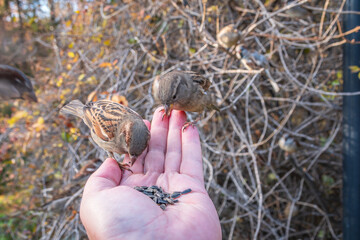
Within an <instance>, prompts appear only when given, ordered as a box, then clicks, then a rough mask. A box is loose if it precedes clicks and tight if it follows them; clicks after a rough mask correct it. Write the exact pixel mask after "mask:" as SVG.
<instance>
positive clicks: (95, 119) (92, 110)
mask: <svg viewBox="0 0 360 240" xmlns="http://www.w3.org/2000/svg"><path fill="white" fill-rule="evenodd" d="M128 114H132V115H136V116H139V114H137V113H136V112H135V111H133V110H131V109H130V108H127V107H125V106H123V105H121V104H118V103H115V102H112V101H109V100H100V101H97V102H90V103H87V104H86V105H85V108H84V120H85V121H86V122H87V124H91V125H92V128H91V129H93V131H94V132H95V133H96V135H97V136H98V137H100V138H101V139H102V140H104V141H109V140H110V139H112V138H114V137H115V134H116V129H117V127H118V125H119V124H120V122H121V121H122V120H123V119H124V117H125V115H128ZM139 117H140V116H139Z"/></svg>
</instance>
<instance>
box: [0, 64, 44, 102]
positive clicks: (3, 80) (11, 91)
mask: <svg viewBox="0 0 360 240" xmlns="http://www.w3.org/2000/svg"><path fill="white" fill-rule="evenodd" d="M0 99H1V100H9V99H25V100H28V101H33V102H37V97H36V95H35V93H34V90H33V86H32V84H31V81H30V80H29V78H28V77H26V75H25V74H24V73H23V72H21V71H20V70H19V69H17V68H14V67H11V66H9V65H4V64H0Z"/></svg>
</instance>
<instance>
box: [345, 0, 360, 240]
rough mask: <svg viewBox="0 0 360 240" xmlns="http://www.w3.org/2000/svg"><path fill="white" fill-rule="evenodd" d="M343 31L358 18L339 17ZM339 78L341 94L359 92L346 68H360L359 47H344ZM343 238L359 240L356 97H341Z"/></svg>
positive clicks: (354, 1) (353, 7)
mask: <svg viewBox="0 0 360 240" xmlns="http://www.w3.org/2000/svg"><path fill="white" fill-rule="evenodd" d="M345 10H348V11H360V1H359V0H347V2H346V5H345ZM343 20H344V21H343V24H344V25H343V32H346V31H348V30H350V29H353V28H354V27H356V26H359V25H360V15H357V14H344V15H343ZM346 38H347V39H348V40H353V39H354V40H355V41H360V32H357V33H353V34H350V35H348V36H346ZM343 50H344V55H343V56H344V57H343V77H344V92H355V91H360V79H359V78H358V74H357V73H351V72H350V69H349V66H352V65H355V66H359V67H360V45H359V44H351V43H346V44H345V45H344V48H343ZM343 114H344V115H343V116H344V118H343V157H344V160H343V161H344V162H343V168H344V175H343V180H344V181H343V184H344V186H343V204H344V205H343V206H344V212H343V213H344V216H343V234H344V235H343V236H344V238H343V239H344V240H349V239H359V236H360V96H359V95H356V96H344V98H343Z"/></svg>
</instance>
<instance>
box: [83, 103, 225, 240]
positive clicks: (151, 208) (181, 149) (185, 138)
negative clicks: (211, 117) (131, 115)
mask: <svg viewBox="0 0 360 240" xmlns="http://www.w3.org/2000/svg"><path fill="white" fill-rule="evenodd" d="M161 117H162V113H161V112H159V110H157V111H156V112H155V114H154V119H153V121H152V125H151V140H150V144H149V150H148V152H147V153H143V155H141V156H140V157H139V158H138V160H137V161H136V162H135V164H134V166H133V167H132V168H131V169H132V171H133V173H130V172H128V171H127V172H125V173H124V174H123V176H121V171H120V170H119V167H118V165H117V163H116V162H115V160H113V159H108V160H107V161H106V162H105V163H104V164H103V165H102V166H101V167H100V168H99V169H98V170H97V171H96V172H95V173H94V174H93V175H92V176H91V177H90V178H89V181H88V183H87V184H86V186H85V191H84V196H83V200H82V204H81V210H80V214H81V219H82V222H83V224H84V226H85V228H86V230H87V233H88V235H89V237H90V238H93V239H139V238H141V239H155V238H157V239H186V238H188V239H220V238H221V230H220V223H219V219H218V216H217V213H216V210H215V207H214V205H213V203H212V201H211V200H210V198H209V196H208V194H207V192H206V190H205V188H204V182H203V173H202V159H201V147H200V142H199V136H198V132H197V130H196V129H194V128H191V127H189V128H187V129H186V130H185V132H183V133H182V132H181V128H182V126H183V124H184V123H185V120H186V116H185V115H184V113H183V112H179V111H173V113H172V116H171V118H170V121H169V120H168V119H167V118H166V119H165V118H164V121H161ZM147 125H149V124H147ZM105 168H106V169H105ZM151 185H157V186H160V187H162V188H163V189H164V191H166V192H168V193H172V192H174V191H183V190H185V189H187V188H191V189H192V192H191V193H189V194H186V195H183V196H181V197H180V198H179V202H178V203H176V204H175V205H168V207H167V208H166V210H165V211H163V210H162V209H161V208H160V207H159V206H158V205H156V204H155V203H154V202H153V201H152V200H151V199H150V198H149V197H147V196H146V195H144V194H143V193H140V192H138V191H137V190H135V189H133V187H134V186H151Z"/></svg>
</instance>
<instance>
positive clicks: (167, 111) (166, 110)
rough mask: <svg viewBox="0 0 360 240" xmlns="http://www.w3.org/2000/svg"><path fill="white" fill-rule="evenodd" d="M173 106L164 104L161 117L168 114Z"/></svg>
mask: <svg viewBox="0 0 360 240" xmlns="http://www.w3.org/2000/svg"><path fill="white" fill-rule="evenodd" d="M173 107H174V104H165V105H164V110H165V114H164V115H163V118H164V116H165V115H166V116H170V113H171V110H172V109H173Z"/></svg>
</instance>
